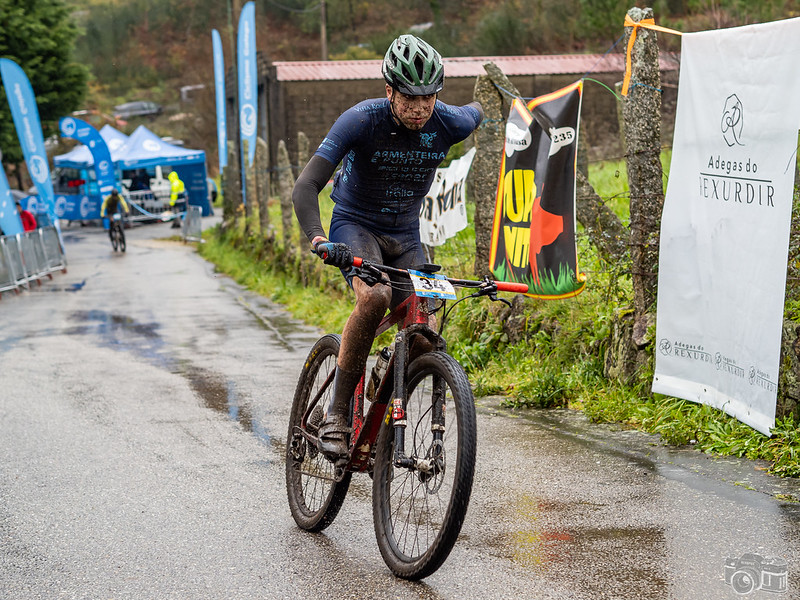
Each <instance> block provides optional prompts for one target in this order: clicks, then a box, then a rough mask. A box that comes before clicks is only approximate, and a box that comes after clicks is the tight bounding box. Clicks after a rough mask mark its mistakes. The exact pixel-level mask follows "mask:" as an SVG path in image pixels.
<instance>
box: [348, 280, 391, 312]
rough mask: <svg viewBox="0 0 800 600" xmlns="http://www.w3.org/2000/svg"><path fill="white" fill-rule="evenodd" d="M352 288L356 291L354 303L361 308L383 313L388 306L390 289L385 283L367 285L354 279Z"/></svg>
mask: <svg viewBox="0 0 800 600" xmlns="http://www.w3.org/2000/svg"><path fill="white" fill-rule="evenodd" d="M353 288H354V289H355V292H356V303H357V304H358V305H359V306H360V307H361V308H363V309H366V310H369V311H370V312H373V311H374V312H375V313H381V315H383V313H384V312H386V309H387V308H389V303H390V302H391V299H392V290H391V288H390V287H389V286H386V285H374V286H372V287H370V286H368V285H367V284H366V283H364V282H363V281H361V280H355V282H354V286H353Z"/></svg>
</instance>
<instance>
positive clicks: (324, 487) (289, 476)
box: [286, 334, 352, 531]
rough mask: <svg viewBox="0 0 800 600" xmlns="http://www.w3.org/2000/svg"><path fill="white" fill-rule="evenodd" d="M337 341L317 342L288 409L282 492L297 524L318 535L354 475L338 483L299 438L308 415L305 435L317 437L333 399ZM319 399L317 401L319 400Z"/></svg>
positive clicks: (329, 467)
mask: <svg viewBox="0 0 800 600" xmlns="http://www.w3.org/2000/svg"><path fill="white" fill-rule="evenodd" d="M340 342H341V338H340V336H338V335H335V334H330V335H326V336H323V337H322V338H320V339H319V340H318V341H317V343H316V344H314V347H313V348H312V349H311V352H310V353H309V355H308V358H307V359H306V362H305V364H304V365H303V370H302V372H301V373H300V379H299V380H298V382H297V389H296V390H295V394H294V402H293V403H292V412H291V417H290V418H289V435H288V439H287V442H286V492H287V495H288V497H289V509H290V510H291V511H292V517H294V520H295V522H296V523H297V524H298V525H299V526H300V527H301V528H303V529H305V530H307V531H322V530H323V529H325V528H326V527H327V526H328V525H330V524H331V523H332V522H333V520H334V519H335V518H336V515H337V514H338V513H339V509H340V508H341V507H342V502H344V497H345V495H346V494H347V489H348V487H349V486H350V478H351V476H352V473H350V472H345V473H344V476H343V477H342V478H341V479H340V480H339V481H337V478H336V471H335V469H334V465H333V463H331V461H329V460H328V459H327V458H325V457H324V456H323V455H322V453H321V452H320V451H319V450H318V449H317V448H316V446H314V444H313V443H311V442H309V441H308V440H307V439H306V438H305V437H304V436H303V429H304V425H303V417H304V415H306V413H307V412H308V411H309V407H311V404H312V403H314V402H315V401H316V405H315V406H314V407H313V408H312V409H311V411H310V414H309V416H308V418H307V423H306V425H305V431H307V432H308V433H310V434H312V435H313V436H316V435H317V430H318V428H319V426H320V424H321V423H322V418H323V414H324V409H325V406H327V404H328V401H329V400H330V397H331V394H332V393H333V375H334V371H335V370H336V357H337V356H338V355H339V344H340ZM318 396H319V398H318V399H317V397H318Z"/></svg>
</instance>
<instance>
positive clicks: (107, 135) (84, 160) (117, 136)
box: [53, 125, 128, 169]
mask: <svg viewBox="0 0 800 600" xmlns="http://www.w3.org/2000/svg"><path fill="white" fill-rule="evenodd" d="M100 137H102V138H103V139H104V140H105V142H106V145H107V146H108V150H109V152H110V153H111V160H112V161H114V162H115V163H116V162H117V161H118V160H119V159H120V156H121V155H120V150H121V149H122V147H123V146H124V145H125V142H127V141H128V136H127V135H125V134H124V133H122V132H121V131H118V130H116V129H114V128H113V127H112V126H111V125H103V128H102V129H101V130H100ZM53 164H54V165H55V166H56V167H66V168H72V169H85V168H87V167H92V166H94V157H93V156H92V153H91V151H90V150H89V147H88V146H86V145H85V144H80V145H78V146H75V147H74V148H73V149H72V150H70V151H69V152H67V153H66V154H59V155H58V156H54V157H53Z"/></svg>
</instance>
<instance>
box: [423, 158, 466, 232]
mask: <svg viewBox="0 0 800 600" xmlns="http://www.w3.org/2000/svg"><path fill="white" fill-rule="evenodd" d="M474 157H475V148H471V149H470V150H469V152H467V153H466V154H464V156H462V157H461V158H458V159H456V160H454V161H452V162H451V163H450V165H449V166H447V167H446V168H444V169H436V175H435V177H434V179H433V185H432V186H431V189H430V191H428V195H427V196H425V199H424V200H423V201H422V207H421V208H420V211H419V233H420V240H422V243H423V244H425V245H427V246H441V245H442V244H444V243H445V242H446V241H447V240H448V239H449V238H451V237H453V236H454V235H455V234H457V233H458V232H459V231H461V230H462V229H464V228H465V227H466V226H467V209H466V206H465V205H464V182H465V181H466V179H467V174H468V173H469V169H470V167H471V166H472V159H473V158H474Z"/></svg>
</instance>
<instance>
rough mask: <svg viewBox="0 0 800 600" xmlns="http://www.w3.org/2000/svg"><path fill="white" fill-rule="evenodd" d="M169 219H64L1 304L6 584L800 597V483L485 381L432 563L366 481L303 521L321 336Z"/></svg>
mask: <svg viewBox="0 0 800 600" xmlns="http://www.w3.org/2000/svg"><path fill="white" fill-rule="evenodd" d="M206 226H208V223H206ZM173 231H174V230H170V229H169V225H166V224H158V225H149V226H144V227H135V228H133V229H130V230H128V231H127V237H128V252H127V253H126V254H125V255H121V254H114V253H113V252H112V251H111V247H110V244H109V243H108V240H107V237H106V236H105V234H104V233H102V232H101V231H99V230H97V229H95V228H88V227H87V228H79V227H67V228H65V230H64V238H65V243H66V249H67V258H68V261H69V267H68V271H67V272H66V273H63V274H62V273H58V274H55V275H54V276H53V279H52V280H45V281H44V282H43V283H42V285H41V286H34V288H33V289H32V290H31V291H30V292H24V293H22V294H20V295H14V294H3V296H2V299H1V300H0V390H2V391H1V392H0V393H1V394H2V396H1V399H0V432H2V435H0V598H4V599H34V598H35V599H38V598H42V599H54V598H86V599H115V600H119V599H128V598H136V599H138V598H143V599H161V598H170V599H172V598H176V599H198V598H210V599H217V598H219V599H239V598H242V599H246V598H269V599H271V598H313V597H320V598H332V599H336V598H359V599H360V598H375V599H379V598H412V599H413V598H424V599H462V598H464V599H469V598H476V599H481V600H489V599H501V598H513V599H515V598H558V599H564V598H586V599H594V598H653V599H661V598H676V599H707V598H740V597H746V598H773V599H783V598H800V576H799V575H800V552H799V551H798V548H800V544H798V542H800V505H798V503H796V502H791V501H786V500H785V498H787V497H795V498H800V485H798V483H797V482H796V481H785V480H779V479H776V478H773V477H770V476H768V475H766V474H765V473H764V471H763V470H762V469H763V467H764V465H762V464H759V463H753V462H748V461H738V460H729V459H712V458H709V457H706V456H703V455H700V454H698V453H696V452H694V451H692V450H688V449H681V450H677V449H669V448H666V447H664V446H662V445H660V444H659V443H658V440H657V439H656V438H653V437H651V436H647V435H644V434H641V433H638V432H630V431H629V432H623V431H618V430H616V429H615V428H613V427H605V426H596V425H590V424H588V423H587V422H586V420H585V419H584V418H583V417H582V415H580V414H575V413H570V412H567V411H550V412H536V413H532V414H525V415H521V414H513V413H510V412H509V411H505V410H504V409H502V408H500V406H499V403H498V401H497V399H493V398H485V399H481V400H479V417H478V426H479V446H478V447H479V464H478V466H477V474H476V484H475V490H474V493H473V498H472V502H471V504H470V509H469V512H468V514H467V519H466V522H465V525H464V528H463V530H462V535H461V538H460V539H459V541H458V543H457V545H456V547H455V549H454V551H453V553H452V554H451V556H450V558H449V559H448V561H447V562H446V563H445V564H444V566H443V567H442V568H441V569H440V570H439V571H438V572H437V573H435V574H434V575H433V576H431V577H429V578H428V579H427V580H425V581H424V582H422V583H409V582H405V581H401V580H398V579H395V578H394V577H393V576H392V575H391V574H390V572H389V571H388V569H387V568H386V567H385V565H384V564H383V562H382V561H381V558H380V554H379V552H378V549H377V545H376V543H375V539H374V534H373V529H372V522H371V505H370V495H371V492H370V490H371V488H370V480H369V478H368V477H366V476H357V477H355V478H354V480H353V485H352V486H351V489H350V493H349V495H348V499H347V500H346V501H345V504H344V507H343V510H342V512H341V513H340V515H339V517H338V518H337V520H336V521H335V522H334V523H333V525H332V526H331V527H330V528H328V529H327V530H326V531H325V532H324V533H322V534H308V533H305V532H303V531H301V530H299V529H298V528H297V527H296V526H295V525H294V522H293V521H292V518H291V515H290V513H289V510H288V507H287V504H286V499H285V490H284V461H283V453H284V440H285V434H286V422H287V419H288V411H289V407H290V402H291V397H292V393H293V390H294V384H295V380H296V377H297V375H298V373H299V371H300V366H301V363H302V360H303V359H304V357H305V355H306V353H307V352H308V349H309V348H310V345H311V344H312V343H313V341H314V340H315V339H316V337H317V336H318V335H319V333H320V332H318V331H315V330H314V329H312V328H309V327H306V326H304V325H302V324H300V323H298V322H296V321H293V320H292V319H291V318H290V317H288V315H287V314H286V313H285V312H283V311H282V310H281V309H280V308H279V307H277V306H275V305H273V304H271V303H270V302H268V301H267V300H265V299H263V298H261V297H258V296H255V295H253V294H250V293H248V292H246V291H244V290H242V289H241V288H240V287H239V286H237V285H236V284H235V283H233V282H232V281H230V280H229V279H228V278H226V277H224V276H220V275H218V274H215V273H214V270H213V268H212V267H211V266H210V265H208V264H207V263H205V262H204V261H203V260H202V259H200V258H199V257H198V256H197V254H196V253H195V252H194V250H193V248H192V246H191V245H184V244H182V243H180V242H175V241H168V240H166V239H165V238H167V237H168V236H170V235H171V234H172V233H173ZM745 553H755V554H757V555H760V556H764V557H781V558H782V559H784V560H785V561H786V566H780V565H778V566H774V565H773V570H774V571H775V573H776V581H779V580H780V578H781V577H785V576H787V575H788V590H787V591H785V592H778V593H769V592H765V591H763V590H761V591H756V592H755V593H753V594H750V595H747V596H738V595H737V594H736V593H735V592H734V590H733V588H732V587H731V586H730V585H728V584H727V583H726V582H725V570H724V566H725V561H726V559H727V558H737V557H740V556H741V555H743V554H745ZM766 585H769V583H768V582H767V583H766Z"/></svg>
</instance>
